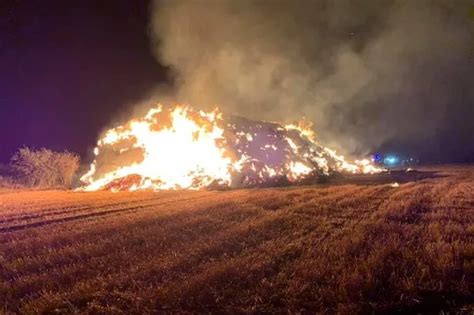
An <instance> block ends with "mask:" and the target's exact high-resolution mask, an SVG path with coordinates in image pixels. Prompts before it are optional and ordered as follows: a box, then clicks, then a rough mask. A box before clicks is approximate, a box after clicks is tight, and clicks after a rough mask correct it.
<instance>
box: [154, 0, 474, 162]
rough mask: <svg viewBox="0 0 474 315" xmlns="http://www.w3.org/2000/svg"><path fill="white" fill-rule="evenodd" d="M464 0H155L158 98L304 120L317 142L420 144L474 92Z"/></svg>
mask: <svg viewBox="0 0 474 315" xmlns="http://www.w3.org/2000/svg"><path fill="white" fill-rule="evenodd" d="M471 5H472V1H464V0H457V1H449V0H446V1H439V0H430V1H429V0H426V1H425V0H417V1H394V0H380V1H375V0H372V1H365V0H356V1H354V0H320V1H319V0H314V1H312V0H301V1H291V0H273V1H264V0H189V1H185V0H157V1H155V2H154V3H153V5H152V9H151V15H152V17H151V26H150V28H151V30H150V32H151V38H152V42H153V49H154V52H155V54H156V58H157V60H158V61H159V63H161V64H162V65H166V66H168V67H169V68H170V69H171V73H172V80H173V84H174V89H173V92H168V95H165V96H166V97H170V98H171V99H174V100H176V101H177V102H184V103H189V104H192V105H193V106H195V107H199V108H209V107H213V106H215V105H219V106H220V108H221V109H222V110H223V111H224V112H227V113H232V114H238V115H243V116H246V117H250V118H253V119H263V120H267V121H268V120H276V121H290V120H294V119H298V118H299V117H302V116H304V117H306V118H307V119H309V120H311V121H313V122H314V123H315V125H314V128H315V130H316V132H317V134H318V136H319V137H320V139H322V141H323V143H326V144H328V145H332V146H336V147H339V148H344V149H345V150H346V151H351V152H359V153H361V152H363V151H364V150H370V149H372V148H374V147H377V146H379V145H381V144H383V143H384V142H386V141H389V140H391V139H393V138H396V139H397V140H398V141H402V142H403V141H405V142H406V141H408V142H409V140H407V139H410V138H412V137H416V139H418V140H417V141H418V142H423V141H425V140H424V139H426V141H427V142H429V141H430V139H432V138H433V136H434V135H435V134H436V132H437V126H440V125H442V124H443V123H445V122H444V120H446V117H449V112H450V111H455V110H456V106H457V104H458V103H459V100H463V101H465V100H466V99H468V100H473V99H474V96H473V93H472V91H471V83H472V81H473V80H472V73H473V71H472V70H474V67H473V57H472V54H473V38H472V36H473V23H472V19H471V18H470V17H469V12H470V11H469V10H471ZM160 97H163V93H162V91H160ZM161 100H162V98H161ZM471 112H472V110H471Z"/></svg>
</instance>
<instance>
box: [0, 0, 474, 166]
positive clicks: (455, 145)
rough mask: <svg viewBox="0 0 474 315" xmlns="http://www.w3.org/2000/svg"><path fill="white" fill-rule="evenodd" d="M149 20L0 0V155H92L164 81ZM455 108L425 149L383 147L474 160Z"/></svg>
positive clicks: (472, 143) (469, 123) (141, 8)
mask: <svg viewBox="0 0 474 315" xmlns="http://www.w3.org/2000/svg"><path fill="white" fill-rule="evenodd" d="M148 22H149V3H148V1H143V0H134V1H129V0H116V1H90V0H82V1H52V0H47V1H44V0H43V1H41V0H29V1H21V0H17V1H15V0H6V1H2V2H0V70H1V75H0V132H1V134H2V135H3V136H2V139H1V141H0V162H2V163H4V162H7V161H8V160H9V159H10V156H11V155H12V154H13V153H14V151H15V150H16V149H17V148H18V147H20V146H22V145H27V146H32V147H36V148H39V147H48V148H52V149H55V150H64V149H68V150H70V151H74V152H77V153H79V154H80V155H81V156H82V157H83V159H86V160H87V159H88V157H89V154H90V150H91V149H92V148H93V146H94V144H95V142H96V139H97V137H98V135H99V133H100V132H101V131H102V130H103V128H104V127H105V126H107V125H108V124H110V122H111V121H113V120H114V118H116V117H117V115H119V114H121V113H124V112H126V111H127V110H128V109H130V108H131V105H132V104H133V103H134V102H138V101H140V99H141V98H142V97H143V96H144V95H146V93H147V92H148V91H151V90H152V89H153V88H154V87H155V86H156V85H157V84H158V83H160V82H164V81H166V77H167V70H166V68H164V67H163V66H161V65H160V64H159V63H158V62H157V61H156V59H155V58H154V57H153V55H152V52H151V48H150V39H149V36H148V35H147V27H148ZM452 109H453V110H451V111H450V113H449V114H447V115H446V117H445V119H444V120H443V123H442V125H440V126H439V128H437V130H436V132H435V133H434V136H433V137H431V138H430V139H427V140H426V142H424V145H423V146H422V147H420V143H419V142H417V140H416V139H414V141H413V142H411V143H410V142H407V141H406V140H404V141H398V140H397V139H396V138H395V139H391V140H390V141H388V142H387V143H385V144H384V145H382V147H380V148H379V149H382V150H387V151H390V150H399V151H400V152H404V151H407V152H410V153H414V154H418V155H419V156H421V157H422V158H424V159H425V160H430V159H431V160H440V161H445V162H472V161H474V140H473V132H474V128H473V119H472V117H471V116H469V115H471V114H473V104H471V103H470V100H467V99H463V98H462V97H460V99H459V100H458V102H457V103H456V104H453V107H452ZM417 148H420V152H416V150H417ZM430 157H432V158H430Z"/></svg>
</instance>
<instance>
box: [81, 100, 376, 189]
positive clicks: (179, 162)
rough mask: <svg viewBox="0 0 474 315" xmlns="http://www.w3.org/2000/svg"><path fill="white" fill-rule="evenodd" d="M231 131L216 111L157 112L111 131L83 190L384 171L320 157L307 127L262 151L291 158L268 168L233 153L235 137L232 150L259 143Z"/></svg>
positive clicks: (331, 154) (325, 153)
mask: <svg viewBox="0 0 474 315" xmlns="http://www.w3.org/2000/svg"><path fill="white" fill-rule="evenodd" d="M232 127H235V126H232V125H231V124H226V123H225V121H224V119H223V118H222V114H221V113H220V112H219V111H218V110H217V109H216V110H214V111H212V112H203V111H200V112H197V111H194V110H192V109H191V108H189V107H186V106H176V107H174V108H169V109H166V110H164V109H163V107H162V106H161V105H158V106H157V107H154V108H152V109H150V110H149V111H148V113H147V114H146V115H144V116H143V117H140V118H136V119H132V120H131V121H129V122H128V123H127V124H125V125H123V126H118V127H115V128H113V129H110V130H108V131H107V132H106V133H105V134H104V136H103V137H102V138H101V139H99V141H98V142H97V147H96V148H95V149H94V154H95V156H96V158H95V160H94V162H93V163H92V164H91V167H90V170H89V172H87V173H86V174H85V175H84V176H83V177H82V178H81V180H82V181H83V182H84V183H85V186H84V187H83V188H81V189H82V190H85V191H94V190H100V189H110V190H112V191H115V190H130V191H133V190H141V189H153V190H161V189H200V188H204V187H208V186H212V185H219V186H227V187H228V186H235V184H234V183H233V181H235V179H236V178H239V177H242V176H243V173H245V172H247V173H252V174H253V176H254V177H255V178H254V179H252V180H251V179H250V176H245V177H244V178H245V179H244V180H241V183H261V182H264V181H265V180H268V179H270V178H275V177H282V176H283V177H286V178H287V180H288V181H290V182H293V181H298V180H300V179H302V178H304V177H306V176H308V175H309V174H311V173H313V172H314V171H315V170H319V171H320V172H322V173H323V174H327V173H328V172H330V171H331V170H335V171H346V172H351V173H374V172H379V171H380V169H378V168H376V167H374V166H373V165H372V164H370V163H369V161H368V160H362V161H356V162H354V163H352V164H351V163H349V162H346V161H345V159H344V157H342V156H339V155H337V154H336V152H335V151H333V150H331V149H328V148H323V149H322V150H319V149H318V148H320V147H319V146H318V145H317V144H316V143H315V142H314V133H313V132H312V131H311V129H309V128H304V126H302V125H300V126H297V125H291V126H285V127H282V126H279V127H278V128H277V130H278V131H281V132H283V133H282V134H285V133H284V132H288V131H290V130H291V131H293V132H296V133H297V134H298V136H297V137H296V138H295V137H293V138H292V137H290V136H286V138H285V137H284V138H282V139H281V140H283V141H280V143H265V144H263V145H262V146H261V148H260V149H261V150H266V151H264V152H278V151H279V150H280V151H284V152H285V155H284V163H280V164H269V163H268V164H267V163H265V161H262V160H261V159H258V158H255V157H252V156H250V155H249V154H246V153H244V152H242V150H240V149H234V148H232V146H231V144H230V142H229V141H228V140H229V137H230V138H232V139H233V140H232V141H234V142H233V144H239V143H240V144H242V143H244V142H245V143H246V147H248V145H249V143H251V142H253V141H256V140H255V139H254V138H255V137H257V136H258V134H257V133H253V134H252V133H249V132H243V131H239V132H236V131H235V130H232ZM229 129H230V130H229ZM229 134H231V136H229ZM275 137H277V136H275ZM297 142H298V143H297ZM281 143H284V145H282V144H281ZM300 143H303V144H304V145H305V148H302V147H301V145H300ZM308 147H309V149H308ZM266 154H267V156H268V153H266Z"/></svg>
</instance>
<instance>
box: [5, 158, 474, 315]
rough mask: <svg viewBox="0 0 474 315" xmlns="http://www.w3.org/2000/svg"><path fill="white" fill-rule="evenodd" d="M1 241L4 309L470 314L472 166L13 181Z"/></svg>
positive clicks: (473, 286)
mask: <svg viewBox="0 0 474 315" xmlns="http://www.w3.org/2000/svg"><path fill="white" fill-rule="evenodd" d="M425 175H429V176H425ZM397 176H398V177H397ZM415 179H418V181H412V180H415ZM394 180H397V181H398V182H399V183H400V186H399V187H392V186H391V185H390V184H391V182H393V181H394ZM404 182H406V183H404ZM0 244H1V245H0V306H2V307H3V308H2V309H0V313H2V312H4V313H76V312H88V313H108V314H109V313H127V314H128V313H136V314H143V313H151V312H153V313H156V312H217V313H223V312H224V313H260V312H267V313H270V312H291V313H295V312H303V313H304V312H311V313H313V312H322V313H351V314H352V313H371V312H373V313H387V312H391V313H407V312H408V313H416V312H421V313H423V312H426V313H439V312H440V311H458V312H466V313H470V312H474V294H473V290H474V167H472V166H451V167H433V168H431V169H425V170H424V172H418V173H413V174H406V175H403V174H402V173H396V172H394V173H393V174H391V175H386V176H378V177H377V176H375V177H354V178H349V179H339V180H338V181H336V183H330V184H324V185H316V186H302V187H291V188H265V189H247V190H245V189H244V190H231V191H197V192H184V191H171V192H170V191H168V192H159V193H153V192H137V193H115V194H114V193H109V192H97V193H75V192H67V191H11V190H4V191H2V192H0Z"/></svg>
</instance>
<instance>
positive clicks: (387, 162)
mask: <svg viewBox="0 0 474 315" xmlns="http://www.w3.org/2000/svg"><path fill="white" fill-rule="evenodd" d="M383 163H384V164H385V165H389V166H390V165H396V164H398V157H396V156H393V155H389V156H387V157H385V159H383Z"/></svg>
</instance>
